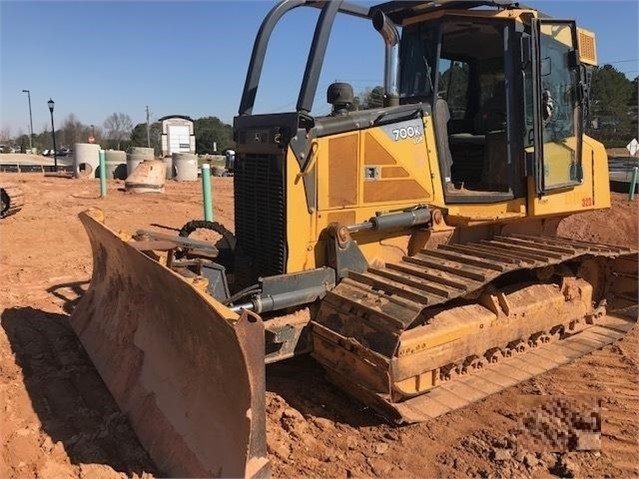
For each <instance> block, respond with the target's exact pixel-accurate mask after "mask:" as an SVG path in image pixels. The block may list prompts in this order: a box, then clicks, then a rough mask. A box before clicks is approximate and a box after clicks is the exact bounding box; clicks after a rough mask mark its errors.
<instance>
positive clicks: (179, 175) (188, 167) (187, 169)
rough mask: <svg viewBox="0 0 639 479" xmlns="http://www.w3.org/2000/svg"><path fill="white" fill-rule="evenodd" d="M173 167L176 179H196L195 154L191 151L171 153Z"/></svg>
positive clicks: (196, 165)
mask: <svg viewBox="0 0 639 479" xmlns="http://www.w3.org/2000/svg"><path fill="white" fill-rule="evenodd" d="M173 168H174V169H175V179H176V180H177V181H197V173H198V164H197V155H194V154H192V153H173Z"/></svg>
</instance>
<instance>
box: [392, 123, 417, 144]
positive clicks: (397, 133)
mask: <svg viewBox="0 0 639 479" xmlns="http://www.w3.org/2000/svg"><path fill="white" fill-rule="evenodd" d="M391 133H392V134H393V141H401V140H406V139H408V138H418V139H421V137H422V129H421V128H420V127H418V126H412V125H409V126H407V127H402V128H395V129H393V130H391Z"/></svg>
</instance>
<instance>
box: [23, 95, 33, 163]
mask: <svg viewBox="0 0 639 479" xmlns="http://www.w3.org/2000/svg"><path fill="white" fill-rule="evenodd" d="M22 93H26V94H27V98H28V99H29V127H30V130H31V134H30V135H29V149H30V150H31V152H33V116H32V115H31V91H30V90H22Z"/></svg>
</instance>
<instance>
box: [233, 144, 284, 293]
mask: <svg viewBox="0 0 639 479" xmlns="http://www.w3.org/2000/svg"><path fill="white" fill-rule="evenodd" d="M282 163H283V158H282V157H281V156H275V155H259V154H240V155H238V158H237V159H236V163H235V173H234V175H235V180H234V185H235V236H236V237H237V242H238V247H239V253H240V254H241V255H242V256H243V258H242V262H243V263H245V264H244V265H243V266H244V267H241V266H240V265H238V266H239V267H240V268H241V269H242V270H244V271H242V273H244V274H242V280H241V281H242V282H254V281H255V280H256V279H257V278H258V277H260V276H272V275H276V274H282V273H284V272H285V267H286V207H285V194H284V173H283V168H282ZM247 263H248V264H247ZM245 275H250V276H251V278H247V277H245ZM238 279H239V278H238Z"/></svg>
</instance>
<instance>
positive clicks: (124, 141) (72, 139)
mask: <svg viewBox="0 0 639 479" xmlns="http://www.w3.org/2000/svg"><path fill="white" fill-rule="evenodd" d="M638 79H639V77H635V79H634V80H629V79H628V78H627V77H626V75H624V74H623V73H622V72H620V71H619V70H617V69H616V68H615V67H614V66H612V65H603V66H602V67H599V68H596V69H594V70H593V71H592V77H591V81H590V86H591V87H590V91H589V97H590V109H589V112H588V117H587V122H586V129H585V130H586V133H587V134H588V135H589V136H591V137H593V138H595V139H597V140H599V141H601V142H602V143H603V144H604V145H605V146H606V147H608V148H611V147H623V146H625V145H626V144H627V143H628V141H630V140H631V139H632V138H633V137H636V136H638V135H639V132H638V124H637V109H638V108H637V106H638V103H639V102H638V99H637V92H638V88H639V86H638V84H637V82H638ZM444 80H446V79H445V78H444ZM383 103H384V89H383V87H382V86H375V87H369V88H365V89H364V90H362V91H361V92H360V93H359V94H358V95H356V96H355V98H354V101H353V105H352V108H351V109H352V110H361V109H368V108H379V107H381V106H382V105H383ZM193 123H194V125H193V126H194V133H195V146H196V152H197V153H198V154H213V153H218V152H223V151H225V150H226V149H229V148H233V147H234V143H233V127H232V126H231V125H229V124H227V123H224V122H223V121H221V120H220V119H219V118H217V117H215V116H207V117H202V118H197V119H195V120H194V121H193ZM149 132H150V134H149V139H150V146H151V147H153V148H154V149H155V150H156V153H158V154H159V153H160V151H161V134H162V128H161V125H160V123H159V122H153V123H151V124H150V125H149ZM55 136H56V144H57V146H58V147H70V148H72V147H73V144H74V143H86V142H87V141H88V140H89V137H93V138H94V141H95V142H96V143H99V144H100V145H101V146H102V147H103V148H105V149H128V148H130V147H133V146H147V124H146V123H138V124H137V125H133V122H132V120H131V117H130V116H129V115H128V114H126V113H113V114H111V115H109V116H108V117H107V119H106V120H105V121H104V123H103V124H102V125H101V126H96V125H87V124H85V123H83V122H82V121H80V120H79V119H78V118H77V117H76V115H74V114H73V113H71V114H69V115H68V116H67V117H66V118H65V119H64V121H63V122H62V126H61V127H60V128H58V129H56V132H55ZM0 143H2V144H7V145H14V147H17V148H19V149H22V150H23V151H26V149H27V148H28V147H29V136H28V134H25V133H24V132H22V131H21V132H18V134H17V135H16V136H14V137H12V136H11V135H10V132H8V131H6V130H5V131H1V132H0ZM32 143H33V146H34V147H36V148H38V149H41V150H42V149H51V148H53V140H52V135H51V132H50V130H48V126H47V125H46V124H45V125H44V126H43V128H42V131H41V132H40V133H37V134H34V135H33V141H32Z"/></svg>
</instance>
